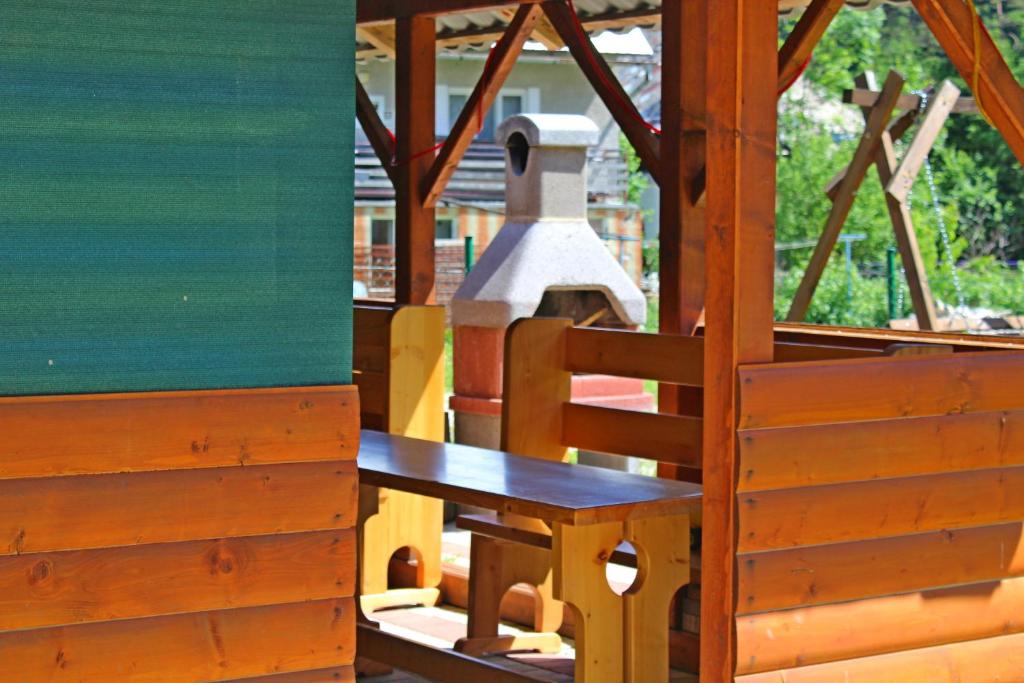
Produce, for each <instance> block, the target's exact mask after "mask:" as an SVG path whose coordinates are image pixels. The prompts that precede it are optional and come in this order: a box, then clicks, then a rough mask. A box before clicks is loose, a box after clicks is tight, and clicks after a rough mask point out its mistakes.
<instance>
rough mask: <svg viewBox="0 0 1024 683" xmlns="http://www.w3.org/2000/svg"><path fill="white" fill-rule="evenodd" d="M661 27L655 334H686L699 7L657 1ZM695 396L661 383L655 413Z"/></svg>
mask: <svg viewBox="0 0 1024 683" xmlns="http://www.w3.org/2000/svg"><path fill="white" fill-rule="evenodd" d="M661 25H662V40H663V42H662V50H663V52H662V61H663V63H664V65H665V68H664V69H663V71H662V84H661V87H662V96H661V111H662V115H661V117H662V121H661V125H662V136H661V167H662V178H661V212H660V213H661V228H660V233H659V241H660V247H659V278H660V281H661V287H660V289H659V294H658V297H659V313H660V317H659V321H658V323H659V328H658V329H659V331H660V332H661V333H663V334H693V333H694V331H695V330H696V329H697V325H698V324H699V323H700V321H701V320H702V319H703V316H704V227H705V223H704V201H703V198H702V197H701V196H699V195H697V196H695V195H694V194H693V191H692V190H693V187H694V185H695V179H696V178H697V177H698V176H701V177H703V175H704V157H705V152H704V150H705V147H706V145H707V131H706V128H705V124H704V117H705V97H706V94H705V71H706V61H705V58H706V47H707V13H706V10H705V5H704V3H703V2H700V1H687V2H670V3H665V4H664V5H663V6H662V19H661ZM684 51H685V55H684ZM702 193H703V190H702V191H701V194H702ZM700 393H701V392H700V390H699V389H696V388H694V387H681V386H676V385H671V384H662V385H661V386H660V387H659V389H658V409H659V410H661V411H662V412H666V413H686V414H690V415H693V414H700V410H699V403H700V400H701V396H700ZM658 474H659V475H660V476H662V477H668V478H672V479H680V478H682V479H687V480H691V481H692V480H694V479H697V478H698V473H695V472H692V471H691V472H686V471H684V470H682V468H680V467H679V466H677V465H672V464H668V463H659V464H658Z"/></svg>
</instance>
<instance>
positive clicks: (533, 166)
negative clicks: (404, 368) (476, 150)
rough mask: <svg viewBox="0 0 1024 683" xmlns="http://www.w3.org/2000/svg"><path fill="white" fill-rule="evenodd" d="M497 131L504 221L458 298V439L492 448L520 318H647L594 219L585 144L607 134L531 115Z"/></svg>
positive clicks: (569, 119) (570, 120)
mask: <svg viewBox="0 0 1024 683" xmlns="http://www.w3.org/2000/svg"><path fill="white" fill-rule="evenodd" d="M498 136H499V139H501V140H504V141H505V153H506V155H505V162H506V164H505V178H506V183H507V188H506V191H505V192H506V201H505V203H506V210H505V213H506V219H505V221H506V222H505V225H504V226H502V228H501V230H500V231H499V232H498V234H497V236H496V237H495V238H494V241H493V242H491V244H490V245H489V246H488V247H487V250H486V251H485V252H484V253H483V255H482V256H481V257H480V260H479V261H478V262H477V264H476V265H475V266H474V267H473V270H472V271H471V272H470V273H469V275H467V276H466V279H465V281H464V282H463V284H462V286H461V287H459V289H458V291H457V292H456V293H455V297H454V299H453V300H452V302H451V318H452V325H453V327H454V335H455V353H454V364H455V396H454V397H453V398H452V408H453V410H454V411H455V429H456V438H457V439H458V440H459V441H460V442H462V443H472V444H476V445H481V446H490V447H496V446H497V445H498V444H497V440H498V434H499V433H500V423H499V419H500V414H501V373H502V360H503V358H502V357H503V342H504V334H505V329H506V328H507V327H508V326H509V325H510V324H511V323H512V322H513V321H514V320H516V319H518V318H528V317H533V316H535V315H538V314H541V315H560V316H564V317H573V318H575V319H576V320H577V322H580V321H581V320H583V319H587V318H592V319H600V320H601V321H602V322H601V323H600V324H605V322H608V323H609V324H614V325H616V326H619V327H635V326H638V325H642V324H643V323H644V321H645V320H646V317H647V302H646V299H645V298H644V295H643V292H641V291H640V288H639V287H637V285H636V284H635V283H634V282H633V281H632V280H631V279H630V277H629V275H627V274H626V272H625V271H624V270H623V269H622V267H621V266H620V265H619V263H618V262H617V261H616V260H615V258H614V257H613V256H612V255H611V253H610V252H609V251H608V249H607V247H605V245H604V242H602V240H601V238H600V237H598V235H597V233H596V232H594V229H593V228H592V227H591V225H590V223H589V222H588V220H587V150H588V148H589V147H591V146H593V145H595V144H597V142H598V137H599V131H598V128H597V126H596V125H595V124H594V123H593V121H591V120H590V119H588V118H586V117H584V116H564V115H554V114H524V115H520V116H513V117H511V118H509V119H507V120H506V121H505V122H504V123H502V124H501V126H500V127H499V129H498ZM604 379H605V380H606V382H610V381H611V379H610V378H604ZM626 381H627V382H629V381H630V380H626ZM609 386H611V384H609ZM637 386H638V387H639V389H638V388H637V387H633V386H632V384H631V385H630V388H629V389H628V391H627V393H629V394H630V396H629V397H630V399H631V400H632V401H633V403H632V404H631V405H635V403H636V400H637V396H636V395H635V394H636V392H637V391H639V392H641V393H642V383H640V384H638V385H637ZM611 391H612V393H615V394H617V395H618V394H622V389H621V387H620V388H615V389H612V390H611ZM585 393H586V394H587V395H588V396H593V394H594V392H593V391H591V390H587V391H586V392H585ZM603 393H604V395H605V396H607V394H608V391H604V392H603ZM597 394H602V391H598V392H597ZM598 399H600V396H597V397H595V401H594V402H597V403H599V402H600V400H598ZM602 404H603V405H609V403H608V402H607V401H606V402H604V403H602Z"/></svg>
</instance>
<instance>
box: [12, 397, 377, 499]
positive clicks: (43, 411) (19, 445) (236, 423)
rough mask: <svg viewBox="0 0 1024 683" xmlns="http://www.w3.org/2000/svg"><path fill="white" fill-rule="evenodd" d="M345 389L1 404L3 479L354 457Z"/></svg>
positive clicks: (350, 402) (352, 409) (351, 400)
mask: <svg viewBox="0 0 1024 683" xmlns="http://www.w3.org/2000/svg"><path fill="white" fill-rule="evenodd" d="M358 402H359V399H358V396H357V394H356V391H355V387H352V386H330V387H296V388H277V389H242V390H239V389H230V390H214V391H173V392H140V393H127V394H80V395H70V396H20V397H5V398H0V424H2V425H3V434H2V437H0V438H2V440H3V457H0V479H15V478H21V477H52V476H63V475H69V474H103V473H122V472H145V471H153V470H176V469H192V468H205V467H225V466H232V465H263V464H270V463H284V462H309V461H318V460H319V461H323V460H351V459H352V458H355V455H356V450H357V448H358V441H357V437H358V436H359V434H358V431H357V429H356V428H357V424H358V422H357V420H356V410H357V408H356V406H357V405H358Z"/></svg>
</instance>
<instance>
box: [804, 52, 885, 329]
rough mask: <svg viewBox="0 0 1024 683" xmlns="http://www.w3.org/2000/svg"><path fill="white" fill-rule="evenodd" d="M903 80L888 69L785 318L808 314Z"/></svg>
mask: <svg viewBox="0 0 1024 683" xmlns="http://www.w3.org/2000/svg"><path fill="white" fill-rule="evenodd" d="M903 82H904V81H903V77H902V76H900V75H899V74H898V73H896V72H895V71H890V72H889V77H888V78H887V79H886V80H885V87H883V88H882V96H881V97H879V98H878V104H876V105H875V107H874V108H873V109H872V110H871V115H870V116H869V117H868V121H867V124H866V125H865V130H864V137H862V138H861V141H860V144H859V145H858V146H857V151H856V152H854V154H853V160H852V161H851V162H850V166H849V170H848V172H847V174H846V175H845V177H844V178H843V182H842V183H841V184H840V186H839V191H838V192H837V193H836V199H835V201H834V202H833V203H832V210H831V211H830V212H829V215H828V219H827V220H826V221H825V227H824V228H823V229H822V232H821V239H819V240H818V244H817V246H816V247H815V248H814V253H813V254H812V255H811V260H810V262H809V263H808V264H807V270H806V271H804V277H803V279H802V280H801V281H800V286H799V287H798V288H797V290H796V294H795V295H794V296H793V303H792V304H791V305H790V308H789V313H788V314H787V315H786V320H789V321H791V322H797V321H800V320H803V319H804V317H805V316H806V315H807V309H808V308H810V305H811V298H812V297H813V296H814V290H815V289H817V287H818V282H819V281H820V280H821V275H822V273H824V272H825V267H826V266H827V265H828V260H829V258H830V257H831V256H832V250H833V249H834V248H835V246H836V241H837V240H838V239H839V233H840V232H842V229H843V224H844V223H846V218H847V216H849V215H850V209H851V208H852V207H853V200H854V199H855V198H856V197H857V190H858V189H859V188H860V186H861V183H862V182H863V181H864V176H865V175H866V174H867V171H868V168H869V167H870V165H871V163H872V162H873V161H874V160H875V158H876V156H877V154H878V150H879V149H880V147H881V145H882V139H883V136H884V134H885V128H886V126H887V125H888V123H889V119H890V117H891V116H892V112H893V109H894V108H895V107H896V100H897V98H898V97H899V94H900V91H901V90H902V89H903Z"/></svg>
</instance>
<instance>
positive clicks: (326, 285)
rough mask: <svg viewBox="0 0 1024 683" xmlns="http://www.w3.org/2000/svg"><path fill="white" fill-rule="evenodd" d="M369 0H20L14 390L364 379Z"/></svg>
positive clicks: (6, 328) (10, 372) (1, 349)
mask: <svg viewBox="0 0 1024 683" xmlns="http://www.w3.org/2000/svg"><path fill="white" fill-rule="evenodd" d="M354 5H355V2H354V0H158V1H154V0H133V1H132V2H125V1H124V0H4V2H2V3H0V175H2V178H0V288H2V291H0V394H8V395H10V394H42V393H75V392H106V391H138V390H170V389H207V388H228V387H261V386H288V385H311V384H329V383H348V382H349V381H350V379H351V296H352V265H351V257H352V226H351V222H352V142H353V126H354V123H353V106H354V97H353V78H354V73H353V72H354V63H353V34H354V29H353V25H354V12H355V10H354Z"/></svg>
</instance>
